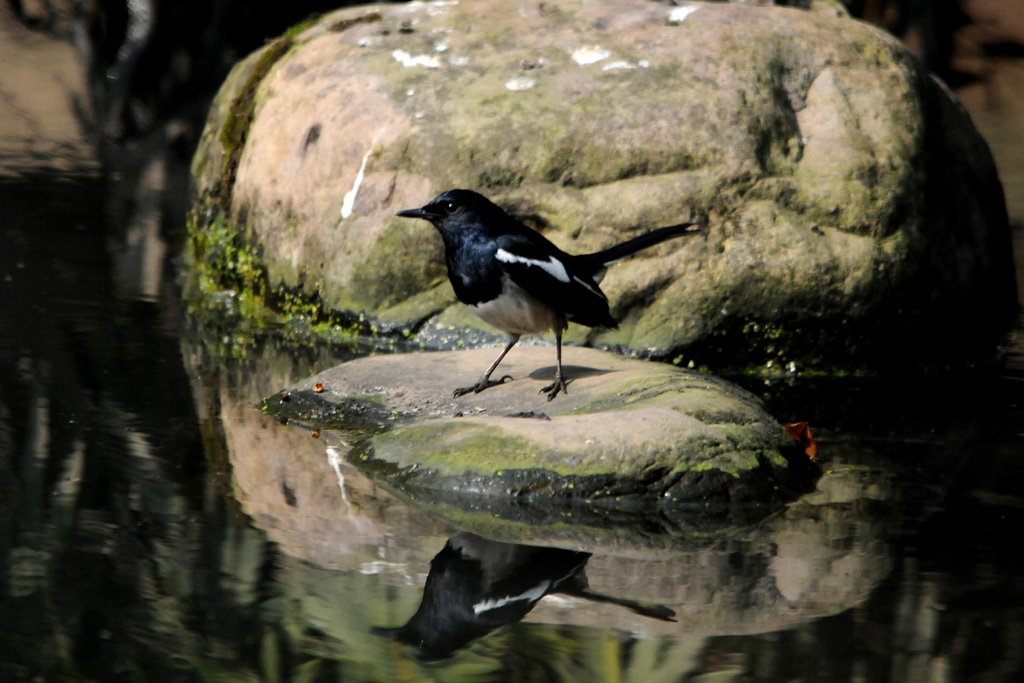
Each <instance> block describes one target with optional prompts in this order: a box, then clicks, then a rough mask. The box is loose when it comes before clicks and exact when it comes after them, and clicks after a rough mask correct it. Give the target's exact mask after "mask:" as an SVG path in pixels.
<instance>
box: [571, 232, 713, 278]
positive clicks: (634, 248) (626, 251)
mask: <svg viewBox="0 0 1024 683" xmlns="http://www.w3.org/2000/svg"><path fill="white" fill-rule="evenodd" d="M703 229H704V225H703V224H701V223H680V224H679V225H670V226H668V227H667V228H658V229H657V230H652V231H650V232H646V233H644V234H643V235H639V236H637V237H634V238H633V239H631V240H626V241H625V242H623V243H622V244H617V245H615V246H614V247H610V248H608V249H604V250H602V251H598V252H595V253H593V254H581V255H579V256H577V257H576V262H577V263H579V264H581V265H583V266H584V267H588V268H590V269H592V270H593V271H594V272H595V273H596V272H598V271H600V270H602V269H604V268H607V267H608V266H610V265H611V264H613V263H615V262H616V261H618V260H619V259H624V258H626V257H627V256H632V255H633V254H635V253H636V252H638V251H640V250H642V249H646V248H648V247H653V246H654V245H655V244H661V243H662V242H664V241H666V240H670V239H672V238H673V237H678V236H679V235H685V234H687V233H698V232H702V231H703Z"/></svg>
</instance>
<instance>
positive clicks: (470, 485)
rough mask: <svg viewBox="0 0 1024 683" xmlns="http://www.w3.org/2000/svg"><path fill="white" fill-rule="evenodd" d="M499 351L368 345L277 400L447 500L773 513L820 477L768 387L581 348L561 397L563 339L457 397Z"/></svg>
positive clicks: (386, 471)
mask: <svg viewBox="0 0 1024 683" xmlns="http://www.w3.org/2000/svg"><path fill="white" fill-rule="evenodd" d="M494 355H495V350H493V349H478V350H472V351H454V352H440V353H426V354H402V355H386V356H375V357H370V358H365V359H360V360H356V361H352V362H349V363H344V364H342V365H340V366H337V367H335V368H332V369H331V370H328V371H326V372H323V373H321V374H319V375H316V376H315V377H312V378H310V379H308V380H305V381H303V382H300V383H298V384H297V385H295V386H294V387H292V388H290V389H288V390H286V391H285V392H283V393H281V394H278V395H275V396H274V397H271V398H270V399H268V400H267V401H266V402H265V406H266V410H267V411H268V412H272V413H273V414H276V415H278V416H281V417H285V418H290V419H293V420H298V421H302V422H305V423H308V424H312V425H314V426H320V427H333V428H340V429H342V430H349V431H350V433H352V434H353V435H354V438H356V439H357V440H361V441H357V442H356V443H355V444H354V445H355V448H356V451H357V452H358V453H359V456H358V457H356V456H352V457H350V458H349V459H350V460H352V461H353V462H355V463H356V464H360V466H365V467H368V468H370V470H371V471H372V472H373V473H374V474H375V476H378V477H379V478H382V479H384V480H386V481H388V482H390V483H391V485H392V486H395V487H398V488H401V489H403V490H405V491H407V492H411V493H414V494H416V495H427V496H430V497H433V498H435V499H437V500H448V501H453V500H456V499H462V498H465V497H466V496H469V497H471V498H477V499H481V500H483V499H490V500H494V499H497V500H503V501H508V500H516V501H524V502H525V501H535V500H549V499H560V500H563V501H586V502H587V503H588V504H594V505H597V506H605V507H610V508H618V509H629V508H636V507H648V508H649V507H651V506H666V507H672V508H675V509H680V510H682V509H695V510H700V511H702V512H712V513H714V514H731V512H732V510H733V508H734V507H738V506H743V505H747V504H750V505H751V506H753V507H756V508H758V510H760V511H761V514H763V512H764V509H763V508H762V507H761V506H762V505H771V504H773V503H776V502H778V501H780V500H783V499H785V498H787V497H791V495H792V494H793V492H794V491H795V490H798V489H799V488H801V487H802V486H806V485H807V484H808V483H810V481H811V479H812V478H813V474H811V475H810V476H809V472H808V471H806V470H805V469H802V468H800V467H795V468H794V467H791V466H790V462H789V461H788V460H787V457H786V456H791V455H792V451H795V444H794V442H793V441H792V439H791V438H790V437H789V436H788V435H787V434H785V432H784V431H783V429H782V428H781V427H780V426H779V424H778V422H776V421H775V420H774V419H773V418H772V417H771V416H770V415H768V414H767V413H766V412H765V410H764V408H763V407H762V406H761V404H760V401H758V399H757V398H756V397H754V396H753V395H751V394H749V393H748V392H746V391H744V390H743V389H740V388H739V387H737V386H735V385H733V384H730V383H729V382H726V381H724V380H721V379H718V378H715V377H712V376H710V375H706V374H700V373H696V372H692V371H686V370H680V369H678V368H674V367H672V366H669V365H663V364H657V363H650V362H644V361H636V360H626V359H623V358H620V357H617V356H614V355H612V354H609V353H605V352H601V351H596V350H593V349H582V348H569V349H566V350H565V357H564V362H565V370H566V373H567V376H568V378H569V379H570V383H569V391H568V394H567V395H565V396H559V397H558V398H556V399H555V400H554V401H550V402H549V401H547V400H546V399H545V398H544V396H543V395H541V394H539V393H538V391H539V389H540V388H541V387H542V386H544V385H545V384H547V383H548V382H550V380H551V378H552V377H553V375H554V367H553V363H552V361H553V360H554V349H552V348H544V347H528V348H523V349H516V350H514V351H512V353H511V354H509V356H508V357H507V358H506V359H505V361H504V362H503V363H502V365H501V366H500V367H499V372H500V373H502V374H508V375H511V376H512V377H514V378H515V379H514V380H513V381H510V382H507V383H505V384H503V385H501V386H498V387H494V388H491V389H489V390H487V391H484V392H482V393H480V394H470V395H466V396H463V397H460V398H452V393H451V392H452V389H453V388H455V387H456V386H464V385H468V384H472V383H473V381H474V380H475V378H476V376H477V375H478V374H479V372H480V371H481V369H482V368H484V367H486V366H487V364H488V363H489V362H490V361H491V360H492V359H493V356H494ZM318 389H319V391H318ZM374 423H377V424H379V425H380V426H381V428H380V429H375V428H373V426H372V425H373V424H374ZM349 441H350V442H351V441H352V439H350V440H349ZM799 457H800V458H803V460H804V461H806V457H805V456H803V455H800V456H799ZM798 462H799V461H798ZM803 464H805V465H806V462H804V463H803ZM552 514H555V513H552ZM569 514H570V515H571V514H573V513H572V512H570V513H569ZM576 514H579V513H578V512H577V513H576Z"/></svg>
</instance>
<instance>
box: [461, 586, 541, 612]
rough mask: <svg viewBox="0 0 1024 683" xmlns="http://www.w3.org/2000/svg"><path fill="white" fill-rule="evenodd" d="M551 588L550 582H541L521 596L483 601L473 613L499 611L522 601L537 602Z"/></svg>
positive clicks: (476, 605)
mask: <svg viewBox="0 0 1024 683" xmlns="http://www.w3.org/2000/svg"><path fill="white" fill-rule="evenodd" d="M550 587H551V582H550V581H541V582H540V583H539V584H537V585H536V586H534V587H533V588H531V589H529V590H527V591H525V592H524V593H521V594H520V595H507V596H505V597H504V598H498V599H496V600H481V601H480V602H478V603H476V604H475V605H473V613H474V614H480V613H481V612H488V611H490V610H492V609H499V608H501V607H504V606H505V605H508V604H511V603H513V602H518V601H520V600H528V601H530V602H536V601H538V600H540V599H541V598H543V597H544V594H545V593H547V592H548V588H550Z"/></svg>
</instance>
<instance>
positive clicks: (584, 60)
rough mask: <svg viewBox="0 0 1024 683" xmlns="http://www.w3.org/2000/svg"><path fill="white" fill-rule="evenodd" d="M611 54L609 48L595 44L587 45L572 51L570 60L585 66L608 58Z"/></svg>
mask: <svg viewBox="0 0 1024 683" xmlns="http://www.w3.org/2000/svg"><path fill="white" fill-rule="evenodd" d="M611 56H612V53H611V51H610V50H606V49H605V48H603V47H599V46H597V45H587V46H585V47H581V48H579V49H577V50H574V51H573V53H572V61H574V62H576V63H577V64H579V65H580V66H587V65H588V64H597V63H598V62H600V61H601V60H602V59H608V58H609V57H611Z"/></svg>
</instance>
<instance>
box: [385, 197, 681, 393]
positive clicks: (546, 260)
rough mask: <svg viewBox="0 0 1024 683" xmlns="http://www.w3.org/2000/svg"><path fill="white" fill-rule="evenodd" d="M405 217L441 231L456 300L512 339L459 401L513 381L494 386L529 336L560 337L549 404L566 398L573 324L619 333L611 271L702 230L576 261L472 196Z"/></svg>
mask: <svg viewBox="0 0 1024 683" xmlns="http://www.w3.org/2000/svg"><path fill="white" fill-rule="evenodd" d="M397 215H399V216H403V217H407V218H423V219H425V220H428V221H430V222H431V223H433V224H434V227H435V228H437V230H438V232H440V233H441V237H442V239H443V240H444V252H445V263H446V264H447V266H448V279H449V280H450V281H451V283H452V287H453V288H454V289H455V296H456V297H458V299H459V301H461V302H462V303H464V304H466V305H467V306H469V308H470V310H471V311H473V313H475V314H476V315H478V316H479V317H480V318H481V319H483V320H484V322H486V323H489V324H490V325H492V326H494V327H496V328H498V329H499V330H502V331H504V332H505V333H507V334H508V336H509V341H508V344H507V345H506V346H505V348H504V350H502V352H501V353H500V354H499V355H498V357H497V359H495V361H494V362H493V363H491V366H490V367H489V368H487V371H486V372H485V373H484V374H483V375H482V376H481V377H480V379H479V380H477V382H476V384H474V385H472V386H468V387H463V388H460V389H456V390H455V396H462V395H463V394H467V393H469V392H480V391H483V390H484V389H487V388H489V387H492V386H495V385H498V384H503V383H504V382H506V381H508V380H510V379H512V378H511V377H509V376H508V375H505V376H504V377H501V378H500V379H497V380H492V379H491V375H492V374H493V373H494V370H495V369H496V368H497V367H498V364H499V363H501V361H502V359H503V358H504V357H505V355H506V354H507V353H508V352H509V350H511V348H512V347H513V346H515V344H516V342H518V341H519V338H520V337H521V336H522V335H524V334H536V333H539V332H545V331H547V330H552V331H553V332H554V333H555V343H556V347H557V351H556V353H557V369H556V370H555V381H554V382H552V383H551V384H550V385H548V386H546V387H544V388H543V389H541V393H546V394H547V395H548V400H549V401H550V400H551V399H553V398H554V397H555V396H557V395H558V392H560V391H561V392H566V386H565V376H564V375H563V374H562V332H563V331H564V330H565V329H566V327H567V326H568V322H569V321H572V322H574V323H577V324H580V325H587V326H589V327H610V328H615V327H617V324H616V322H615V319H614V318H612V316H611V312H610V311H609V310H608V298H607V297H606V296H605V295H604V292H602V291H601V288H600V287H599V286H598V283H600V281H601V278H602V277H604V273H605V269H606V268H608V266H610V265H611V264H612V263H615V262H616V261H618V260H620V259H623V258H625V257H627V256H630V255H632V254H634V253H636V252H638V251H640V250H641V249H646V248H647V247H651V246H654V245H656V244H659V243H661V242H664V241H665V240H668V239H671V238H673V237H676V236H678V235H683V234H686V233H692V232H698V231H699V230H700V227H699V225H698V224H697V223H680V224H678V225H671V226H668V227H666V228H659V229H657V230H653V231H651V232H648V233H645V234H643V235H640V236H638V237H634V238H633V239H630V240H627V241H625V242H623V243H622V244H619V245H617V246H614V247H611V248H609V249H604V250H602V251H598V252H595V253H593V254H576V255H573V254H567V253H565V252H564V251H562V250H561V249H559V248H558V247H556V246H555V245H554V244H552V243H551V242H550V241H549V240H548V239H547V238H545V237H544V236H543V235H541V234H540V233H538V232H536V231H535V230H531V229H530V228H528V227H526V226H525V225H523V224H522V223H520V222H519V221H517V220H516V219H514V218H512V217H511V216H509V215H508V214H507V213H505V212H504V211H503V210H502V209H501V208H500V207H499V206H497V205H496V204H494V203H493V202H491V201H490V200H489V199H487V198H486V197H484V196H483V195H481V194H478V193H476V192H473V191H472V190H448V191H447V192H443V193H441V194H439V195H438V196H437V197H435V198H434V199H432V200H431V201H430V203H428V204H427V205H426V206H423V207H422V208H419V209H407V210H405V211H399V212H398V214H397Z"/></svg>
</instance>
